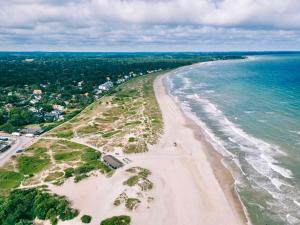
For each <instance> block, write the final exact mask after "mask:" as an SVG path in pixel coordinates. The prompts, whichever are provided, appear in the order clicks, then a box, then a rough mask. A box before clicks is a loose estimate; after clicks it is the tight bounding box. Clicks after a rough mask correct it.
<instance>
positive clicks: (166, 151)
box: [49, 73, 247, 225]
mask: <svg viewBox="0 0 300 225" xmlns="http://www.w3.org/2000/svg"><path fill="white" fill-rule="evenodd" d="M167 75H168V73H163V74H161V75H159V76H157V77H156V79H155V80H154V84H153V88H154V92H155V97H156V99H157V103H158V106H159V108H160V111H161V115H162V119H163V127H164V128H163V133H162V134H161V136H160V137H159V139H158V141H157V143H156V144H154V145H151V146H148V147H149V151H147V152H145V153H139V154H130V155H127V156H128V157H129V158H130V159H131V160H132V163H130V164H126V165H124V167H122V168H119V169H118V170H116V171H115V173H114V175H113V176H112V177H110V178H107V177H104V176H102V175H100V174H98V176H97V175H96V176H90V177H88V178H87V179H84V180H82V181H81V182H79V183H74V182H73V180H71V179H68V180H67V181H66V182H65V183H64V184H62V185H61V186H55V185H50V186H49V189H50V190H51V191H52V192H53V193H56V194H59V195H64V196H66V197H67V199H69V200H70V202H71V204H72V207H73V208H76V209H78V210H79V211H80V215H79V216H78V217H76V218H75V219H74V220H71V221H60V222H59V224H61V225H77V224H79V223H80V216H81V215H83V214H87V215H90V216H92V218H94V219H93V221H92V222H91V223H90V224H91V225H96V224H99V221H100V220H102V219H105V218H109V217H112V216H116V215H129V216H130V217H131V218H132V222H131V225H153V224H157V225H187V224H189V225H216V224H220V223H222V222H223V221H226V224H230V225H246V224H247V220H246V219H245V218H246V217H245V216H244V212H243V210H242V207H241V204H240V202H239V201H238V199H237V196H236V195H235V193H234V190H233V183H234V180H233V178H232V177H231V174H230V173H229V171H228V170H227V169H225V167H224V166H223V165H221V161H220V160H221V158H220V157H218V156H217V155H216V153H217V152H214V150H213V149H210V148H209V145H208V143H207V141H205V140H204V139H205V137H204V136H203V135H201V133H199V127H198V126H197V125H196V124H195V123H193V121H191V120H188V118H187V117H186V115H184V113H183V112H182V110H181V108H180V107H179V106H178V105H177V104H176V102H175V101H174V100H173V99H172V97H171V96H169V95H168V94H167V92H166V87H165V86H164V84H163V79H164V78H165V77H166V76H167ZM174 142H176V145H174ZM208 152H211V153H212V154H211V155H209V154H208ZM217 162H218V163H217ZM132 167H142V168H145V169H148V170H149V171H150V172H151V175H150V176H149V180H150V181H151V182H152V183H153V188H152V189H151V190H149V191H147V192H143V193H140V197H141V200H142V202H141V204H140V206H139V207H138V208H136V209H135V210H133V211H129V210H128V209H127V208H126V207H125V206H121V207H116V206H115V205H114V204H113V203H114V200H115V199H116V197H118V196H119V195H120V193H122V192H124V191H127V192H128V193H129V194H130V195H132V196H131V197H134V195H135V194H136V193H137V192H140V191H139V189H137V188H135V187H128V186H124V185H123V182H124V181H125V180H126V179H128V173H127V172H126V170H127V169H129V168H132ZM224 187H225V189H224ZM140 197H139V198H140ZM149 198H150V199H152V200H151V201H149ZM143 199H144V200H143ZM147 199H148V200H147Z"/></svg>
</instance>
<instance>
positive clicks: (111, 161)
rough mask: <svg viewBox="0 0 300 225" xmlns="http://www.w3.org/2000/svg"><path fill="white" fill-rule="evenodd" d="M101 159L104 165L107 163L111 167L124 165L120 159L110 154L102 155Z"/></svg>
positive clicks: (116, 167) (115, 167)
mask: <svg viewBox="0 0 300 225" xmlns="http://www.w3.org/2000/svg"><path fill="white" fill-rule="evenodd" d="M103 161H104V163H105V164H106V165H108V166H109V167H111V168H113V169H118V168H120V167H122V166H123V165H124V164H123V163H122V162H121V161H120V160H118V159H117V158H116V157H114V156H112V155H105V156H103Z"/></svg>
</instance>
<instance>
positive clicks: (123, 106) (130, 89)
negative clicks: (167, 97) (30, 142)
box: [48, 73, 162, 154]
mask: <svg viewBox="0 0 300 225" xmlns="http://www.w3.org/2000/svg"><path fill="white" fill-rule="evenodd" d="M157 75H158V73H156V74H152V75H147V76H143V77H137V78H134V79H132V80H130V81H128V82H126V83H124V84H122V85H120V86H118V87H117V88H116V89H115V90H113V91H112V93H111V94H108V95H107V96H104V97H102V98H101V99H99V100H98V101H96V102H95V103H93V104H92V105H90V106H89V107H87V108H86V109H85V110H83V111H82V112H81V113H80V114H79V115H78V116H76V117H75V118H73V119H72V120H70V121H69V122H67V123H65V124H63V125H61V126H59V127H57V128H55V129H53V130H52V131H51V132H49V133H48V136H49V137H56V138H62V139H68V140H72V139H74V140H80V141H84V142H85V143H87V144H90V145H93V146H96V147H98V148H99V149H101V150H102V151H104V152H109V151H114V150H115V149H120V148H121V150H122V151H123V152H124V153H127V154H130V153H139V152H145V151H147V145H148V144H154V143H155V142H156V140H157V139H158V136H159V135H160V134H161V132H162V118H161V114H160V110H159V107H158V105H157V102H156V99H155V95H154V90H153V81H154V79H155V78H156V76H157ZM74 154H76V153H74Z"/></svg>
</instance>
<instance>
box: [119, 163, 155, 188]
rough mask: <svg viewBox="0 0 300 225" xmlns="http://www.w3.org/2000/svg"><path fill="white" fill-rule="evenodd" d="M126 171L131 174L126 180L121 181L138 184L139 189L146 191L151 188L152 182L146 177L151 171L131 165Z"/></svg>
mask: <svg viewBox="0 0 300 225" xmlns="http://www.w3.org/2000/svg"><path fill="white" fill-rule="evenodd" d="M126 171H127V172H128V173H131V174H133V175H132V176H131V177H129V178H128V179H127V180H126V181H124V182H123V184H124V185H127V186H130V187H132V186H135V185H138V186H139V187H140V189H141V191H148V190H151V189H152V188H153V183H152V182H151V181H150V180H149V179H148V176H149V175H150V174H151V172H150V171H149V170H147V169H144V168H141V167H132V168H129V169H127V170H126Z"/></svg>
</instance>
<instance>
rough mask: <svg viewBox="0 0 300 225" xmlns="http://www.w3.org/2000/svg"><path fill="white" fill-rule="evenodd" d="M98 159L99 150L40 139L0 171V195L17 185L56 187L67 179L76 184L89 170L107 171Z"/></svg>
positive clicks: (68, 142) (108, 169) (86, 175)
mask: <svg viewBox="0 0 300 225" xmlns="http://www.w3.org/2000/svg"><path fill="white" fill-rule="evenodd" d="M100 157H101V153H100V152H99V151H97V150H94V149H92V148H89V147H87V146H85V145H81V144H77V143H74V142H72V141H67V140H47V139H41V140H39V141H38V142H37V143H35V144H34V145H32V146H31V147H29V148H28V149H26V151H24V152H23V153H22V154H20V155H18V156H17V157H16V158H15V159H11V160H10V161H9V162H8V163H7V165H6V166H4V167H3V168H1V169H0V195H7V194H8V193H9V192H10V191H11V190H12V189H14V188H17V187H19V186H20V185H22V186H23V187H26V186H32V185H39V184H43V183H44V182H46V183H54V184H58V185H59V184H62V183H63V182H64V180H65V179H67V178H70V177H74V181H76V182H79V181H80V180H82V179H84V178H86V177H88V176H89V173H90V172H91V171H100V172H101V173H104V174H105V173H108V172H110V171H111V169H110V168H109V167H108V166H106V165H105V164H103V163H102V162H101V161H100V160H99V159H100ZM14 165H15V166H14Z"/></svg>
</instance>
